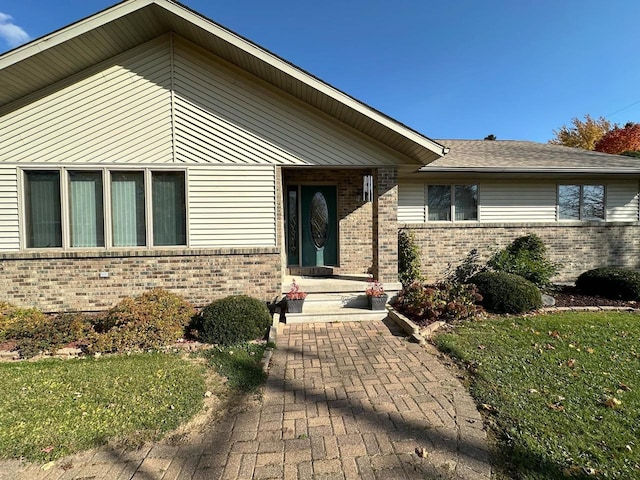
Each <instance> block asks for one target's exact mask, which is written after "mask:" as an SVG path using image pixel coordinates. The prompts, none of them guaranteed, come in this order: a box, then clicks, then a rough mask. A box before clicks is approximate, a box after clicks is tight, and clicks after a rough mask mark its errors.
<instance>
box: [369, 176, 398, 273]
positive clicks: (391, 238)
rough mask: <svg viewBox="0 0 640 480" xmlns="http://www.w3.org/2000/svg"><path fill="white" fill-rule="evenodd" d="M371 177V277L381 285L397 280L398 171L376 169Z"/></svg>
mask: <svg viewBox="0 0 640 480" xmlns="http://www.w3.org/2000/svg"><path fill="white" fill-rule="evenodd" d="M375 173H376V174H375V178H374V182H373V183H374V201H373V211H374V216H373V258H374V271H373V274H374V276H375V277H376V278H377V279H379V280H380V281H382V282H390V283H394V282H397V281H398V171H397V169H395V168H378V169H377V170H376V171H375Z"/></svg>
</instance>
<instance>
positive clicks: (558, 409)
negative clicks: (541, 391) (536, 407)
mask: <svg viewBox="0 0 640 480" xmlns="http://www.w3.org/2000/svg"><path fill="white" fill-rule="evenodd" d="M547 406H548V407H549V409H550V410H554V411H556V412H564V405H562V404H561V403H560V402H556V403H550V404H549V405H547Z"/></svg>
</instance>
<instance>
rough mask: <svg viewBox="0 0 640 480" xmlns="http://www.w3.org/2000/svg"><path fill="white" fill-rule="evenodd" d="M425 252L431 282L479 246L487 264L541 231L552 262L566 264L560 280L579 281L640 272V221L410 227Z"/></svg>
mask: <svg viewBox="0 0 640 480" xmlns="http://www.w3.org/2000/svg"><path fill="white" fill-rule="evenodd" d="M403 228H406V229H408V230H411V231H413V232H414V234H415V236H416V240H417V242H418V245H419V246H420V249H421V254H422V255H421V257H422V270H423V272H424V273H425V274H426V275H427V279H428V280H430V281H435V280H438V279H440V278H442V276H443V274H444V272H445V271H446V269H447V266H448V265H449V264H451V265H453V266H457V265H459V264H460V262H461V261H462V260H463V259H464V258H465V257H466V256H467V254H468V253H469V252H470V251H471V250H472V249H474V248H477V249H478V253H479V254H480V257H481V261H482V262H485V261H486V260H487V259H488V258H489V257H490V256H491V254H492V253H493V252H495V251H496V250H498V249H501V248H503V247H505V246H507V245H508V244H509V243H511V241H513V240H514V239H515V238H517V237H520V236H522V235H528V234H530V233H535V234H537V235H538V236H540V238H542V240H543V241H544V243H545V245H546V247H547V253H548V256H549V258H550V259H551V260H552V261H554V262H558V263H561V264H562V266H561V268H560V272H559V274H558V275H557V276H556V277H555V278H554V280H555V281H573V280H575V279H576V278H577V277H578V275H580V274H581V273H582V272H584V271H586V270H589V269H592V268H596V267H602V266H618V267H625V268H635V269H638V268H640V223H637V222H633V223H576V224H562V225H559V224H535V223H532V224H515V225H514V224H480V223H479V224H465V225H459V224H458V225H456V224H447V225H443V224H435V223H434V224H420V225H413V224H412V225H404V226H403Z"/></svg>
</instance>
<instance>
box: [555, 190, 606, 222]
mask: <svg viewBox="0 0 640 480" xmlns="http://www.w3.org/2000/svg"><path fill="white" fill-rule="evenodd" d="M560 187H580V198H579V207H578V217H579V218H560ZM584 187H602V189H603V192H602V218H587V219H585V218H584V208H583V204H584ZM556 221H558V222H606V221H607V185H606V184H605V183H558V184H556Z"/></svg>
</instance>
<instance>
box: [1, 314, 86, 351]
mask: <svg viewBox="0 0 640 480" xmlns="http://www.w3.org/2000/svg"><path fill="white" fill-rule="evenodd" d="M90 331H91V323H90V322H89V320H88V319H87V318H85V317H84V316H83V315H80V314H61V315H45V314H44V313H42V312H41V311H40V310H38V309H37V308H18V307H15V306H13V305H11V304H8V303H4V302H2V303H0V341H4V340H14V341H15V342H16V347H17V348H18V350H20V356H22V357H23V358H30V357H33V356H35V355H38V354H39V353H42V352H52V353H53V352H55V351H56V350H58V349H60V348H62V347H64V346H65V345H68V344H70V343H73V342H77V341H79V340H83V339H85V338H86V337H87V334H88V333H89V332H90Z"/></svg>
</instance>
